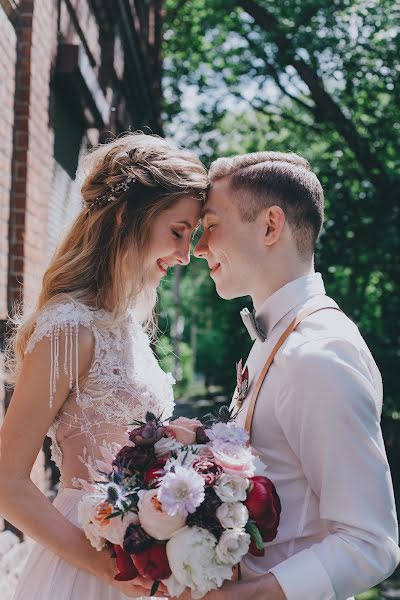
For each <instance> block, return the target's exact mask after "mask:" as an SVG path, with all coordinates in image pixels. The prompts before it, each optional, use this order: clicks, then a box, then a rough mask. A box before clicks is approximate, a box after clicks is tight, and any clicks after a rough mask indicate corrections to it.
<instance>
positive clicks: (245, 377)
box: [235, 359, 249, 404]
mask: <svg viewBox="0 0 400 600" xmlns="http://www.w3.org/2000/svg"><path fill="white" fill-rule="evenodd" d="M248 389H249V368H248V367H247V366H246V367H245V369H244V370H243V363H242V359H240V360H239V362H237V363H236V394H235V395H236V402H237V403H238V404H242V403H243V401H244V399H245V398H246V396H247V390H248Z"/></svg>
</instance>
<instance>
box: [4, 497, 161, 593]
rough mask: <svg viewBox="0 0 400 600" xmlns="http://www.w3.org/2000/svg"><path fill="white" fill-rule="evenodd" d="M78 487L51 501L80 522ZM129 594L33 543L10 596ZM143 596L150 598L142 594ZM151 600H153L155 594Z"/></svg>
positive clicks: (68, 515)
mask: <svg viewBox="0 0 400 600" xmlns="http://www.w3.org/2000/svg"><path fill="white" fill-rule="evenodd" d="M81 496H82V492H81V491H80V490H75V489H72V488H65V489H64V490H62V491H61V492H60V493H59V494H58V496H57V497H56V498H55V500H54V503H53V505H54V506H55V507H56V508H57V509H58V510H59V511H60V512H61V513H62V514H63V515H64V516H65V517H66V518H67V519H68V520H69V521H71V522H72V523H74V525H78V526H79V521H78V514H77V513H78V511H77V505H78V502H79V500H80V498H81ZM128 598H129V596H126V595H125V594H123V593H121V592H120V591H119V590H117V589H116V588H113V587H112V586H109V585H107V584H106V583H104V582H103V581H102V580H100V579H97V577H94V576H93V575H90V574H89V573H87V572H86V571H83V570H81V569H78V568H76V567H75V566H73V565H71V564H70V563H68V562H66V561H65V560H63V559H62V558H61V557H60V556H58V555H57V554H54V553H53V552H51V551H50V550H48V549H46V548H44V547H43V546H41V545H39V544H35V545H34V546H33V549H32V551H31V553H30V555H29V557H28V559H27V562H26V565H25V568H24V570H23V573H22V575H21V577H20V580H19V582H18V585H17V589H16V591H15V595H14V598H13V600H128ZM142 600H149V598H147V597H146V598H145V597H143V598H142ZM154 600H156V599H155V598H154Z"/></svg>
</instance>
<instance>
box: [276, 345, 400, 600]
mask: <svg viewBox="0 0 400 600" xmlns="http://www.w3.org/2000/svg"><path fill="white" fill-rule="evenodd" d="M287 360H288V361H290V368H289V363H288V372H290V378H286V379H285V381H284V382H283V383H282V386H281V389H280V393H279V394H278V395H277V398H276V414H277V416H278V420H279V422H280V424H281V426H282V429H283V431H284V434H285V436H286V438H287V441H288V443H289V445H290V447H291V449H292V450H293V451H294V453H295V454H296V456H297V457H298V459H299V461H300V463H301V466H302V469H303V471H304V476H305V478H306V479H307V481H308V484H309V486H310V487H311V490H312V492H314V494H315V495H316V496H317V497H318V498H319V506H320V518H321V519H324V520H326V522H327V523H328V528H329V534H328V535H327V536H326V537H325V538H324V539H323V540H322V541H321V542H319V543H316V544H314V545H312V546H311V547H310V548H309V549H307V550H302V551H300V552H299V553H297V554H295V555H293V556H291V557H289V558H288V559H287V560H285V561H283V562H281V563H280V564H278V565H277V566H275V567H274V568H272V569H271V570H270V572H271V573H273V574H274V576H275V577H276V579H277V580H278V582H279V584H280V585H281V587H282V589H283V591H284V592H285V594H286V597H287V599H288V600H309V599H310V598H312V599H313V600H319V599H320V600H330V599H331V598H332V599H338V600H345V599H347V598H349V597H351V596H352V595H355V594H358V593H360V592H362V591H365V590H366V589H368V588H370V587H371V586H373V585H376V584H377V583H379V582H380V581H382V580H383V579H385V578H386V577H388V576H389V575H390V574H391V573H392V572H393V571H394V569H395V568H396V565H397V564H398V562H399V560H400V551H399V548H398V545H397V544H398V533H397V519H396V509H395V503H394V496H393V486H392V481H391V476H390V470H389V465H388V462H387V458H386V453H385V448H384V443H383V439H382V432H381V428H380V423H379V422H380V398H378V394H377V391H376V390H375V388H374V386H373V380H372V376H371V373H370V370H369V368H368V366H367V364H366V362H365V360H364V357H363V356H362V354H361V350H360V349H359V348H357V347H356V346H354V345H353V344H352V343H351V342H347V341H344V340H341V339H329V340H323V341H309V342H306V343H304V344H303V345H302V346H300V348H299V347H298V348H296V350H295V352H294V353H293V355H292V356H288V357H287Z"/></svg>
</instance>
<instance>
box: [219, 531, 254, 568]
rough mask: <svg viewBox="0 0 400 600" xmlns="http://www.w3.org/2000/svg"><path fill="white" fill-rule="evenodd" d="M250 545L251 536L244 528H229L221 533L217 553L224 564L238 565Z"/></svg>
mask: <svg viewBox="0 0 400 600" xmlns="http://www.w3.org/2000/svg"><path fill="white" fill-rule="evenodd" d="M249 547H250V536H249V534H248V533H246V532H245V531H244V530H243V529H229V530H227V531H224V533H223V534H222V535H221V537H220V539H219V542H218V546H217V548H216V555H217V558H218V560H220V561H221V562H222V563H224V564H228V565H236V564H237V563H238V562H240V561H241V559H242V558H243V556H244V555H245V554H247V552H248V551H249Z"/></svg>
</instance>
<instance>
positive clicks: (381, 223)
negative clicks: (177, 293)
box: [164, 0, 400, 412]
mask: <svg viewBox="0 0 400 600" xmlns="http://www.w3.org/2000/svg"><path fill="white" fill-rule="evenodd" d="M166 8H167V11H166V18H165V23H166V26H165V35H164V38H165V39H164V55H165V78H164V89H165V97H166V115H167V119H166V130H167V131H169V132H170V133H171V134H173V135H174V136H175V137H176V138H177V139H178V140H180V141H182V142H184V143H185V144H186V145H188V143H189V144H190V145H192V146H193V147H194V148H197V149H200V151H201V153H202V156H203V159H204V160H205V162H206V163H209V162H210V161H211V160H213V159H214V158H216V157H217V156H218V155H222V154H232V153H237V152H240V153H243V152H251V151H256V150H264V149H271V150H285V151H288V150H291V151H296V152H298V153H300V154H302V155H304V156H306V158H308V159H309V160H310V162H311V164H312V165H313V168H314V170H315V171H316V172H317V175H318V176H319V178H320V180H321V182H322V184H323V187H324V189H325V193H326V204H327V211H326V212H327V217H326V221H325V227H324V231H323V234H322V236H321V238H320V242H319V246H318V252H317V267H318V269H319V270H321V271H322V272H323V275H324V278H325V281H326V283H327V288H328V292H329V293H330V294H331V295H332V296H333V297H335V298H336V299H337V300H338V301H339V304H340V305H341V306H342V308H343V309H344V310H345V311H346V312H347V313H348V314H349V315H350V316H351V317H352V318H353V319H354V320H355V321H356V322H357V323H358V324H359V326H360V328H361V330H362V333H363V334H364V335H365V337H366V338H367V341H368V343H369V345H370V347H371V348H372V350H373V353H374V355H375V357H376V359H377V362H378V365H379V366H380V368H381V370H382V373H383V378H384V383H385V388H386V407H387V410H388V411H390V412H392V411H393V410H395V409H396V395H397V386H396V378H397V372H396V363H397V361H398V358H399V339H400V328H399V319H398V315H399V314H400V298H399V297H398V295H396V289H397V286H398V282H399V281H400V276H399V275H400V261H399V258H398V257H399V256H400V247H399V246H400V244H399V240H400V235H399V233H398V231H399V189H400V169H399V166H400V109H399V99H400V98H399V97H400V85H399V83H400V82H399V79H400V64H399V60H398V57H399V56H400V52H399V51H400V35H399V33H400V13H399V11H398V8H396V5H395V3H393V2H392V1H389V0H380V1H378V0H359V1H356V0H334V1H333V2H330V3H326V2H322V1H317V0H282V1H281V2H273V1H272V0H186V1H183V0H167V3H166ZM168 123H169V125H168ZM197 268H198V267H196V269H197ZM188 276H189V277H191V276H192V275H191V272H190V271H187V272H186V274H185V276H184V277H185V278H186V277H188ZM205 289H207V290H209V291H208V292H207V293H206V292H205V294H206V295H203V296H201V303H202V304H203V306H206V305H210V306H212V307H213V308H212V313H213V317H212V319H213V325H212V327H211V330H212V332H213V334H212V335H213V336H214V338H211V337H210V338H209V346H210V345H211V344H221V343H222V347H223V348H224V350H225V349H226V350H227V349H228V346H229V344H228V346H226V345H224V342H223V341H222V342H221V339H219V340H217V339H215V335H216V333H215V328H214V325H215V327H216V328H217V327H220V328H221V331H226V337H225V338H223V339H224V340H225V344H226V340H228V339H229V335H231V333H232V323H233V322H234V321H232V322H231V324H229V323H225V319H226V320H228V319H230V318H232V314H231V310H232V305H231V304H230V303H224V305H223V306H224V308H223V309H222V310H221V314H219V313H218V311H219V306H220V304H219V303H220V301H219V300H218V299H216V298H215V296H214V292H213V291H212V288H210V287H208V288H205ZM207 294H209V295H207ZM199 301H200V300H199ZM194 302H196V299H194ZM236 308H237V307H236V306H235V310H236ZM183 310H185V309H184V308H183ZM191 310H192V308H191ZM214 320H217V321H218V323H214ZM205 339H206V338H205ZM217 348H218V350H214V352H213V354H214V355H217V354H218V360H219V359H221V360H226V361H227V362H226V363H224V365H225V367H221V366H220V368H219V369H218V377H221V378H222V379H223V383H224V385H227V383H228V379H227V377H226V376H225V377H223V376H222V374H223V373H224V372H225V373H226V371H224V369H225V368H226V370H227V369H228V360H229V364H231V363H233V358H234V357H233V356H232V354H231V353H230V352H229V351H228V350H227V352H226V354H225V358H223V357H224V351H222V354H220V348H221V347H220V346H217ZM243 354H245V353H244V352H243ZM237 358H238V357H235V360H236V359H237ZM200 366H201V368H203V369H206V368H209V369H210V370H211V365H208V366H206V365H205V364H204V365H203V363H202V362H201V361H199V363H198V365H197V367H198V368H200ZM231 368H233V367H231ZM219 374H221V375H219ZM222 379H221V381H222ZM231 381H232V377H231ZM231 387H232V385H231ZM397 410H399V408H398V401H397Z"/></svg>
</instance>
